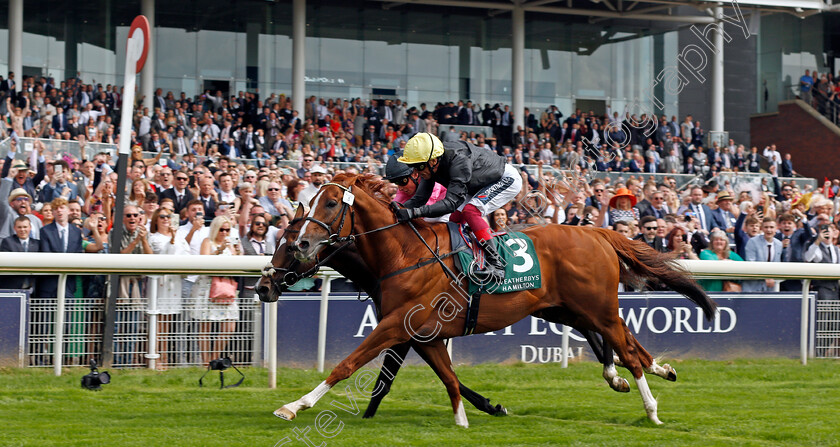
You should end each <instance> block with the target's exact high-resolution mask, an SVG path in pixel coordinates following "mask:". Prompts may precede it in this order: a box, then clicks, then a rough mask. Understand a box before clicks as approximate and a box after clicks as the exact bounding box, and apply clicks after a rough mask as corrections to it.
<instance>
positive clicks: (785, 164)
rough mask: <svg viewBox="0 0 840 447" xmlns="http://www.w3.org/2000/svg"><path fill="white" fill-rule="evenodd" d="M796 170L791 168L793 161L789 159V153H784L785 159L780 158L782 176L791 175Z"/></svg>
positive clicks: (794, 173)
mask: <svg viewBox="0 0 840 447" xmlns="http://www.w3.org/2000/svg"><path fill="white" fill-rule="evenodd" d="M794 175H796V171H794V170H793V162H792V161H791V160H790V153H786V154H785V159H784V160H782V177H793V176H794Z"/></svg>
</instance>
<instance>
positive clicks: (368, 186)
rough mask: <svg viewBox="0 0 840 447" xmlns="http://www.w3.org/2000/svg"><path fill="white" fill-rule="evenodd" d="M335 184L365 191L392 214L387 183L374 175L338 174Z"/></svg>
mask: <svg viewBox="0 0 840 447" xmlns="http://www.w3.org/2000/svg"><path fill="white" fill-rule="evenodd" d="M333 182H335V183H340V184H342V185H345V186H350V185H353V186H357V187H359V188H361V189H362V190H364V191H365V192H366V193H368V195H370V196H371V197H373V198H374V200H376V201H377V202H378V203H379V204H380V205H382V206H383V207H385V209H386V212H388V213H390V212H391V202H392V200H391V196H389V195H388V194H387V193H386V192H385V188H386V187H387V185H388V184H387V183H386V182H385V181H383V180H382V179H380V178H379V177H378V176H376V175H374V174H338V175H336V176H335V177H334V178H333ZM413 222H414V225H415V226H417V227H425V226H430V225H431V224H430V223H429V222H426V221H425V220H423V219H415V220H414V221H413Z"/></svg>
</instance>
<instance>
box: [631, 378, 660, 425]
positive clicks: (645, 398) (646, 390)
mask: <svg viewBox="0 0 840 447" xmlns="http://www.w3.org/2000/svg"><path fill="white" fill-rule="evenodd" d="M636 386H637V387H638V388H639V394H641V396H642V403H643V404H644V406H645V412H647V415H648V418H649V419H650V420H651V421H653V423H654V424H657V425H660V424H662V421H660V420H659V417H657V415H656V407H657V404H656V399H654V398H653V394H652V393H651V392H650V387H648V384H647V380H646V379H645V376H644V375H642V376H641V377H639V378H638V379H636Z"/></svg>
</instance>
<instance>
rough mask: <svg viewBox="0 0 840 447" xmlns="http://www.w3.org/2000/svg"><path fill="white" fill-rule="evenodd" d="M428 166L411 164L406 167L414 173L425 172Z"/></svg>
mask: <svg viewBox="0 0 840 447" xmlns="http://www.w3.org/2000/svg"><path fill="white" fill-rule="evenodd" d="M427 166H429V163H426V162H423V163H412V164H410V165H408V167H409V168H411V169H414V170H415V171H425V170H426V167H427Z"/></svg>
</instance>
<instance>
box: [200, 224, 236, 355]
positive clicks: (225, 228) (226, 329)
mask: <svg viewBox="0 0 840 447" xmlns="http://www.w3.org/2000/svg"><path fill="white" fill-rule="evenodd" d="M231 228H233V222H232V221H231V220H229V219H228V218H227V217H224V216H219V217H216V218H215V219H213V221H212V222H211V223H210V229H209V231H208V236H207V237H206V238H205V239H204V240H203V241H202V242H201V254H202V255H216V256H238V255H241V254H242V252H241V250H240V246H239V239H238V238H236V239H233V238H231V237H230V234H231ZM210 288H211V278H210V277H208V276H202V277H201V278H200V279H199V280H198V282H196V285H195V289H196V291H194V292H193V296H194V297H196V303H195V308H194V310H193V318H194V319H196V320H198V321H199V322H200V323H199V334H200V335H199V337H200V338H199V350H200V351H201V354H202V363H204V364H207V363H209V362H210V360H212V359H215V358H218V357H219V356H220V355H221V353H222V352H224V351H225V349H226V348H227V343H228V340H229V339H230V334H231V333H233V332H234V330H235V329H236V322H237V321H238V320H239V304H238V303H237V301H236V300H233V302H232V303H230V304H217V303H214V302H213V301H211V299H210ZM214 322H215V323H217V324H218V334H215V335H214V336H211V335H210V332H211V330H212V328H213V323H214ZM211 340H212V341H213V343H212V346H211Z"/></svg>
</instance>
